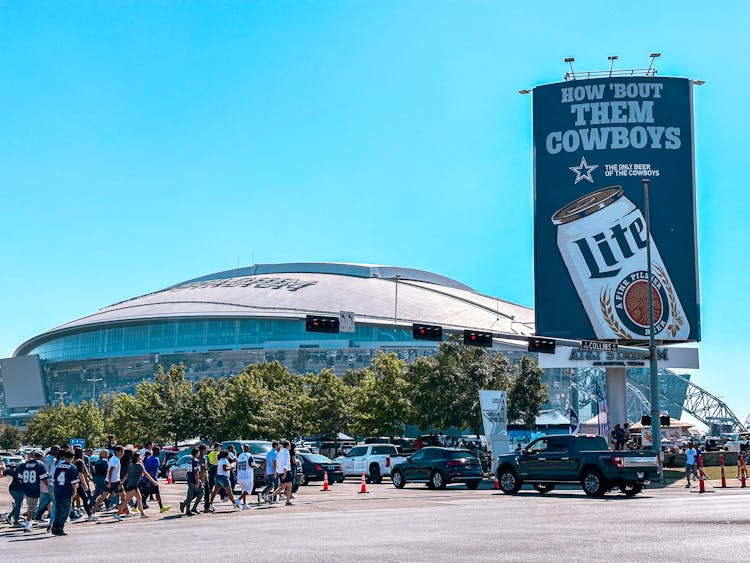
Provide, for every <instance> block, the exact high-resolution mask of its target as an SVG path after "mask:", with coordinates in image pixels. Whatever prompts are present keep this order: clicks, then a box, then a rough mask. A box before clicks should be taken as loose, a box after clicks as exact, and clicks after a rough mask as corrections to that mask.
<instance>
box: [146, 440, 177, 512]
mask: <svg viewBox="0 0 750 563" xmlns="http://www.w3.org/2000/svg"><path fill="white" fill-rule="evenodd" d="M149 444H150V442H149ZM160 453H161V449H160V448H159V446H152V449H151V450H150V451H148V450H147V451H146V454H145V458H144V460H143V467H144V468H145V469H146V473H148V474H149V475H150V476H151V479H152V480H153V481H156V482H157V483H158V482H159V454H160ZM149 495H154V496H155V497H156V502H157V503H159V513H163V512H166V511H167V510H169V509H170V508H171V506H169V505H168V504H163V503H162V501H161V492H160V491H159V485H153V484H152V483H151V482H150V481H149V480H148V479H147V478H146V477H143V478H142V479H141V496H142V498H143V508H144V509H147V508H148V505H147V504H146V500H147V499H148V497H149Z"/></svg>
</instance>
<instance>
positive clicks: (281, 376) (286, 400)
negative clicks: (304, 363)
mask: <svg viewBox="0 0 750 563" xmlns="http://www.w3.org/2000/svg"><path fill="white" fill-rule="evenodd" d="M245 373H251V374H254V375H256V376H258V377H259V378H260V379H261V381H262V382H263V385H264V387H265V388H266V389H267V390H268V393H269V401H270V403H271V407H270V408H269V409H268V410H267V412H268V417H269V418H268V427H267V428H266V432H267V434H266V435H267V436H268V437H276V438H283V437H286V438H293V437H295V436H300V435H302V434H303V433H304V431H305V426H306V423H305V420H304V418H303V415H302V401H303V397H304V395H305V384H304V381H303V379H304V378H302V377H300V376H299V375H296V374H293V373H289V371H288V370H287V369H286V368H285V367H284V366H283V365H282V364H281V363H279V362H261V363H259V364H254V365H251V366H248V367H247V368H246V369H245Z"/></svg>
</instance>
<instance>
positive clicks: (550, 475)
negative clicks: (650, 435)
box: [497, 434, 658, 496]
mask: <svg viewBox="0 0 750 563" xmlns="http://www.w3.org/2000/svg"><path fill="white" fill-rule="evenodd" d="M657 474H658V465H657V458H656V455H654V453H653V452H650V451H640V450H635V451H627V450H624V451H612V450H610V449H608V447H607V441H606V439H605V438H604V437H602V436H595V435H592V434H575V435H551V436H543V437H541V438H537V439H536V440H534V441H533V442H531V443H530V444H529V445H528V446H527V447H526V448H525V449H523V450H520V451H518V452H514V453H513V454H508V455H502V456H500V457H499V458H498V462H497V480H498V484H499V485H500V489H501V490H502V491H503V492H504V493H505V494H508V495H512V494H515V493H517V492H518V491H519V489H520V488H521V485H523V484H524V483H530V484H532V485H533V486H534V488H535V489H536V490H537V491H539V492H540V493H542V494H543V493H547V492H549V491H551V490H552V489H554V487H555V484H557V483H580V484H581V486H582V487H583V491H584V492H585V493H586V494H587V495H589V496H602V495H604V493H606V492H607V491H610V490H612V489H613V488H614V487H619V489H620V491H622V492H623V493H625V494H626V495H627V496H634V495H637V494H638V493H640V492H641V491H642V490H643V487H644V486H645V485H648V484H649V483H650V479H652V478H654V477H655V476H656V475H657Z"/></svg>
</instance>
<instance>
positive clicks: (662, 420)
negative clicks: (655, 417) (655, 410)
mask: <svg viewBox="0 0 750 563" xmlns="http://www.w3.org/2000/svg"><path fill="white" fill-rule="evenodd" d="M659 425H660V426H669V415H668V414H663V415H661V416H660V417H659Z"/></svg>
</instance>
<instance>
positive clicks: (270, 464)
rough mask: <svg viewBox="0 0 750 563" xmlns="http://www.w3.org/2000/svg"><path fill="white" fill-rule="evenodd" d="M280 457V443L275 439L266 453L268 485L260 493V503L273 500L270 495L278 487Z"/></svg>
mask: <svg viewBox="0 0 750 563" xmlns="http://www.w3.org/2000/svg"><path fill="white" fill-rule="evenodd" d="M278 457H279V443H278V442H277V441H276V440H274V441H273V442H271V449H270V450H268V453H267V454H266V486H265V487H263V490H262V491H261V492H260V493H258V504H260V503H261V499H263V502H271V498H270V497H269V496H268V495H269V494H270V493H273V491H275V490H276V487H278V472H277V470H276V460H277V459H278Z"/></svg>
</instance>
